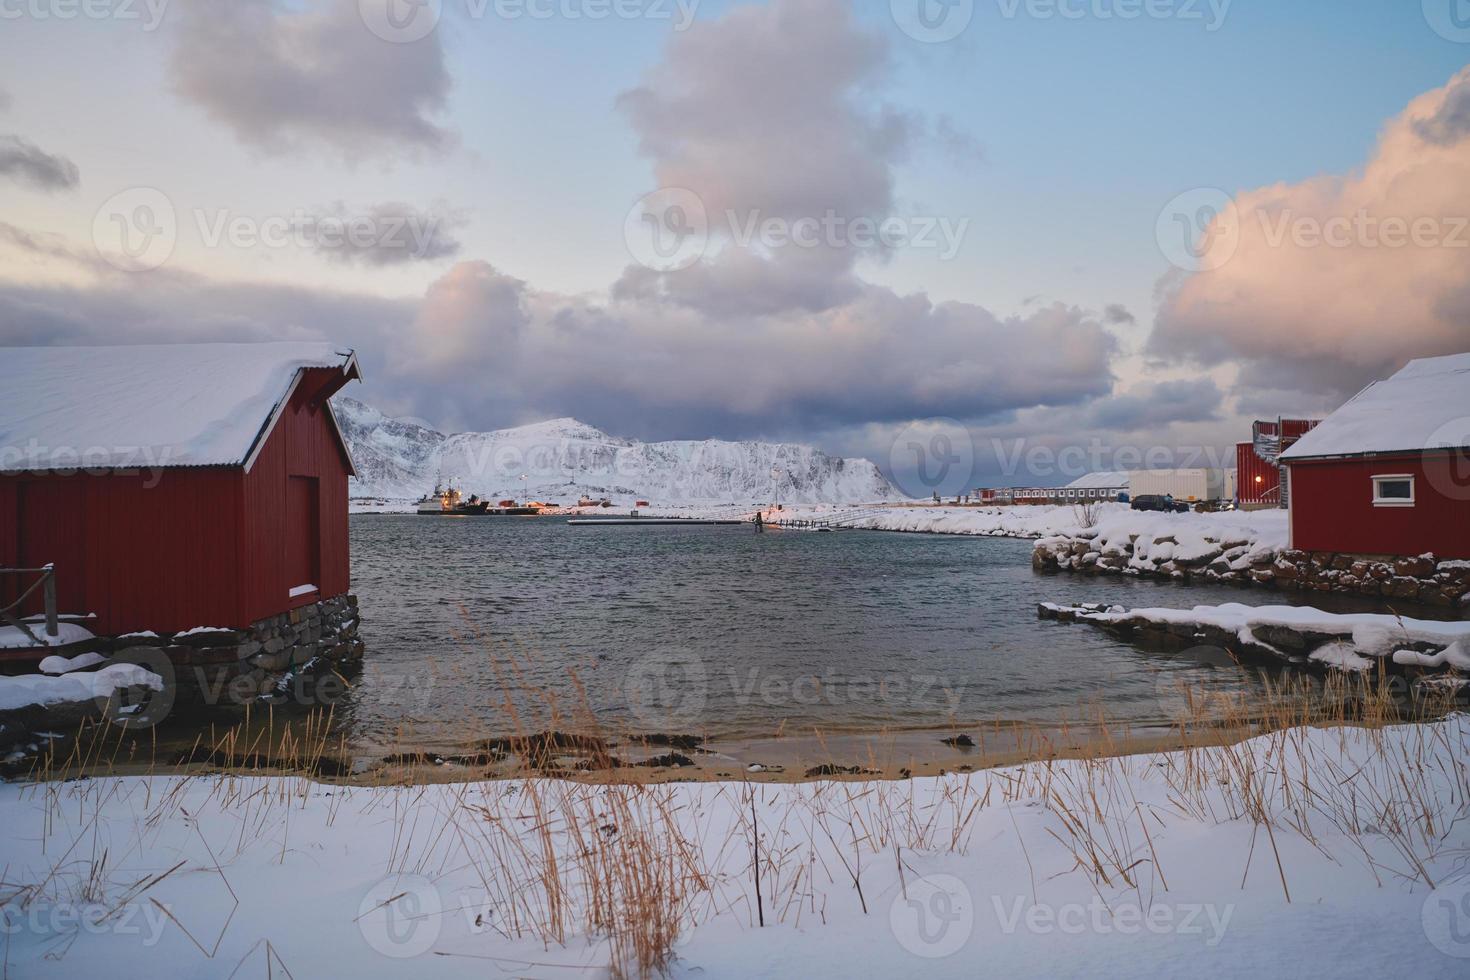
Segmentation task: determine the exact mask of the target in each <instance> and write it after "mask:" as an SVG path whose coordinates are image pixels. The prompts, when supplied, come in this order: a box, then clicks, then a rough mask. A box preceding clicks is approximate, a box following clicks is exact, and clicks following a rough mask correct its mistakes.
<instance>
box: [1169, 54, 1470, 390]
mask: <svg viewBox="0 0 1470 980" xmlns="http://www.w3.org/2000/svg"><path fill="white" fill-rule="evenodd" d="M1210 232H1211V234H1210V235H1209V236H1207V237H1206V239H1205V243H1206V244H1205V247H1206V249H1207V251H1206V252H1205V254H1204V257H1203V260H1202V263H1201V264H1202V267H1203V268H1205V269H1208V270H1209V271H1200V272H1195V273H1192V274H1190V275H1188V276H1186V277H1184V278H1182V279H1181V280H1179V281H1177V282H1176V281H1172V280H1166V283H1165V288H1164V290H1163V301H1162V305H1161V308H1160V311H1159V315H1158V319H1157V322H1156V328H1155V331H1154V334H1153V336H1152V339H1151V341H1150V349H1151V352H1152V353H1154V354H1156V355H1161V356H1164V357H1167V358H1173V359H1187V360H1191V361H1195V362H1200V363H1204V364H1207V365H1214V364H1220V363H1223V362H1226V361H1230V360H1239V361H1241V362H1242V371H1241V388H1242V390H1243V391H1245V390H1248V389H1261V388H1270V387H1273V386H1275V387H1290V388H1296V389H1298V390H1301V389H1306V390H1315V391H1318V392H1322V393H1324V394H1330V395H1333V396H1338V397H1340V396H1341V395H1343V394H1347V393H1351V392H1352V391H1355V390H1356V389H1357V388H1358V387H1360V386H1361V385H1362V384H1364V383H1365V382H1367V381H1369V380H1372V379H1373V378H1377V377H1381V376H1383V375H1385V374H1387V373H1389V372H1390V371H1392V370H1393V369H1394V368H1395V367H1397V366H1398V365H1400V364H1402V363H1403V362H1404V361H1406V360H1407V359H1409V358H1412V357H1417V356H1424V355H1433V354H1444V353H1451V352H1456V351H1463V350H1466V349H1470V68H1467V69H1465V70H1462V71H1461V72H1460V73H1459V74H1457V75H1456V76H1455V77H1454V78H1453V79H1452V80H1451V81H1450V82H1449V84H1448V85H1446V86H1445V87H1443V88H1440V89H1436V90H1434V91H1431V92H1427V93H1425V94H1424V95H1422V96H1420V97H1418V98H1416V99H1415V100H1414V101H1413V102H1411V103H1410V104H1409V105H1408V107H1407V108H1406V109H1405V110H1404V111H1403V112H1402V113H1401V114H1400V115H1399V116H1398V117H1396V118H1394V119H1393V120H1391V121H1390V122H1389V123H1388V124H1387V126H1386V127H1385V128H1384V130H1383V132H1382V134H1381V135H1380V138H1379V141H1378V145H1377V147H1376V148H1375V150H1374V152H1373V154H1372V156H1371V158H1370V159H1369V160H1368V162H1367V163H1366V165H1365V166H1364V167H1363V168H1362V170H1361V171H1359V172H1354V173H1351V174H1346V175H1339V176H1321V177H1316V178H1313V179H1311V180H1307V181H1303V182H1301V183H1296V184H1284V183H1283V184H1275V185H1272V186H1269V187H1262V188H1259V189H1256V190H1251V191H1246V192H1243V193H1241V194H1238V195H1237V196H1236V197H1235V199H1234V207H1233V208H1232V209H1229V210H1227V211H1225V212H1222V216H1221V217H1220V218H1217V219H1216V221H1215V223H1214V225H1213V226H1212V228H1211V229H1210Z"/></svg>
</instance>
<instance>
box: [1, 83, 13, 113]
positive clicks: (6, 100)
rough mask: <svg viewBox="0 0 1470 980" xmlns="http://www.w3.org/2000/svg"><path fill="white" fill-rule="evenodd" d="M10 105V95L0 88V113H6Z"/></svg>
mask: <svg viewBox="0 0 1470 980" xmlns="http://www.w3.org/2000/svg"><path fill="white" fill-rule="evenodd" d="M11 104H12V102H11V98H10V93H9V92H7V91H5V89H3V88H0V112H6V111H8V110H9V109H10V106H11Z"/></svg>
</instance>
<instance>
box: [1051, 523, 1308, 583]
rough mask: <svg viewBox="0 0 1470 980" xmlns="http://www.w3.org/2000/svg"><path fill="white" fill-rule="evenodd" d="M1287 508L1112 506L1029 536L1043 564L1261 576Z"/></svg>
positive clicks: (1101, 571) (1276, 548)
mask: <svg viewBox="0 0 1470 980" xmlns="http://www.w3.org/2000/svg"><path fill="white" fill-rule="evenodd" d="M1286 541H1287V527H1286V513H1285V512H1284V511H1279V510H1260V511H1226V512H1222V513H1208V514H1198V513H1194V512H1190V513H1187V514H1162V513H1154V512H1145V511H1133V510H1127V509H1125V508H1123V507H1121V506H1117V505H1115V506H1114V507H1112V508H1110V509H1109V510H1108V511H1107V512H1106V513H1105V514H1104V516H1103V517H1102V518H1101V519H1100V520H1099V521H1098V522H1097V524H1096V525H1095V526H1094V527H1091V528H1086V529H1077V530H1072V531H1064V532H1062V533H1059V534H1054V535H1052V536H1050V537H1044V538H1042V539H1041V540H1040V541H1037V542H1036V550H1035V552H1034V553H1033V555H1032V564H1033V565H1034V566H1035V567H1036V568H1037V569H1039V570H1042V571H1081V572H1085V573H1088V574H1094V575H1146V576H1163V577H1172V578H1193V577H1195V576H1198V577H1201V578H1204V579H1207V580H1209V581H1220V582H1249V581H1256V582H1264V581H1267V580H1268V577H1271V578H1274V576H1272V575H1271V573H1270V572H1269V569H1270V568H1271V566H1272V565H1274V564H1275V563H1276V560H1277V555H1278V554H1279V553H1280V552H1281V551H1283V550H1285V548H1286Z"/></svg>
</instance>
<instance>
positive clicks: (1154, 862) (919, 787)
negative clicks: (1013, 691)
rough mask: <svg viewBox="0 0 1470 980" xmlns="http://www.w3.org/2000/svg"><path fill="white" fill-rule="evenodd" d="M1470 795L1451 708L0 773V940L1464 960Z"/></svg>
mask: <svg viewBox="0 0 1470 980" xmlns="http://www.w3.org/2000/svg"><path fill="white" fill-rule="evenodd" d="M1467 801H1470V719H1467V718H1466V717H1463V716H1459V717H1452V718H1450V719H1449V720H1446V721H1444V722H1441V723H1437V724H1430V725H1416V726H1405V727H1399V728H1393V729H1387V730H1382V731H1372V730H1365V729H1360V728H1336V729H1294V730H1291V731H1287V732H1281V733H1276V734H1273V735H1269V736H1263V737H1260V738H1257V739H1254V740H1252V741H1250V742H1247V743H1244V744H1242V745H1236V746H1232V747H1218V748H1196V749H1193V750H1190V751H1187V752H1176V753H1170V754H1159V755H1145V756H1135V757H1131V758H1123V759H1103V760H1094V761H1059V762H1050V763H1045V762H1043V763H1033V764H1029V765H1024V766H1019V767H1013V768H1008V769H1002V770H995V771H992V772H983V773H976V774H972V775H960V774H950V775H947V776H942V777H936V778H929V779H913V780H907V781H900V782H889V783H864V782H834V781H822V782H815V783H806V784H796V785H791V784H786V785H779V784H760V785H747V784H740V783H726V784H697V785H696V784H667V785H658V786H626V785H625V786H590V785H585V784H574V783H569V782H560V781H550V780H538V781H532V782H525V781H502V782H484V783H470V784H460V785H450V786H446V785H437V786H415V787H394V788H365V787H343V786H337V785H323V784H319V783H313V782H310V781H307V780H304V779H295V778H283V777H250V776H235V777H193V778H185V777H162V776H160V777H152V778H142V777H108V778H100V779H93V780H87V781H78V782H69V783H56V784H44V785H39V786H19V785H5V786H3V787H0V826H3V827H4V828H5V833H4V834H3V836H0V869H3V873H0V903H3V913H4V920H3V922H4V926H5V928H4V930H3V935H0V943H3V944H4V946H5V949H4V950H3V953H0V959H3V962H4V963H5V964H6V965H5V970H6V975H7V976H15V977H30V976H63V975H66V976H149V975H158V974H160V973H166V974H168V975H175V976H193V977H225V976H232V975H233V976H263V975H264V976H270V975H275V976H286V975H288V971H289V975H291V976H295V977H316V976H353V977H363V978H367V977H378V976H413V977H459V976H466V977H467V976H486V975H490V976H511V975H514V976H534V977H565V976H568V975H571V974H569V972H568V970H569V969H571V970H583V971H589V972H591V973H593V974H594V975H596V974H602V975H605V974H606V971H607V964H608V963H609V962H610V960H611V959H612V958H613V957H614V956H619V955H621V956H624V957H630V956H631V955H632V954H631V950H632V949H633V948H634V947H635V946H636V945H637V943H638V941H639V940H640V939H641V940H644V941H645V942H647V941H654V942H655V944H656V937H655V936H654V935H653V933H654V932H656V931H657V930H658V929H660V928H664V927H674V926H673V925H672V924H673V923H677V926H676V928H677V934H678V935H677V940H676V941H675V943H674V944H673V962H672V965H671V967H670V971H669V972H670V973H671V974H672V975H673V976H678V977H693V976H698V977H702V978H717V977H749V976H807V977H851V976H920V975H922V976H936V977H966V978H968V977H974V976H977V975H995V976H1016V977H1048V978H1050V977H1120V976H1129V977H1176V976H1211V977H1217V976H1225V977H1248V978H1251V980H1257V978H1260V977H1263V976H1300V977H1331V978H1335V980H1339V978H1343V977H1373V978H1379V977H1383V976H1405V977H1415V978H1433V977H1463V976H1465V972H1466V969H1467V965H1470V877H1467V871H1470V868H1467V855H1470V820H1467V819H1466V818H1467V817H1470V802H1467ZM757 871H758V874H757ZM635 907H636V908H637V909H638V910H639V911H638V912H637V913H636V914H634V913H633V911H632V910H633V909H634V908H635ZM762 920H763V921H764V925H762V924H761V922H762ZM612 937H616V940H615V939H614V938H612ZM620 951H621V952H620ZM624 963H625V964H631V961H630V960H629V959H624ZM628 972H629V973H630V974H632V973H636V969H635V968H633V967H632V966H631V965H630V968H629V970H628Z"/></svg>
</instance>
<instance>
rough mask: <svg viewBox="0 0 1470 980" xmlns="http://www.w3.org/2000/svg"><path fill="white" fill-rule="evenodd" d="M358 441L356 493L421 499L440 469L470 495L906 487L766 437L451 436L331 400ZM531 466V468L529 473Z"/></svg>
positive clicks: (564, 430) (866, 468) (815, 495)
mask: <svg viewBox="0 0 1470 980" xmlns="http://www.w3.org/2000/svg"><path fill="white" fill-rule="evenodd" d="M332 405H333V407H334V408H335V410H336V413H337V419H338V421H339V422H340V423H341V425H342V432H343V434H344V435H345V436H346V438H347V443H348V445H349V446H350V447H351V449H352V458H353V460H354V461H355V462H356V464H357V470H358V474H359V476H358V479H357V480H355V481H353V485H352V488H351V493H352V496H354V497H382V498H386V499H398V500H402V499H413V498H417V497H419V496H421V495H422V494H424V493H426V492H427V491H429V490H431V489H432V488H433V486H434V484H435V483H437V482H439V481H440V479H441V478H442V479H445V480H453V481H454V482H455V484H456V485H457V486H458V487H459V488H460V489H461V490H463V491H464V493H465V494H466V495H469V494H471V493H474V494H478V495H479V496H481V497H484V498H487V499H490V500H500V499H502V498H512V497H514V498H517V499H523V500H524V499H528V498H534V499H537V500H547V501H553V502H557V503H572V502H575V501H576V499H577V498H578V497H581V496H583V495H588V496H592V497H609V498H612V499H613V500H614V502H616V503H619V504H621V503H625V502H627V503H631V502H632V501H633V500H635V499H642V500H650V501H653V502H654V503H661V504H662V503H685V502H720V503H756V502H762V501H770V500H776V499H779V500H782V501H790V502H792V503H859V502H867V501H878V500H893V499H898V498H900V497H901V496H902V495H901V494H900V493H899V492H898V491H897V490H895V489H894V488H893V486H892V485H891V484H889V482H888V481H887V480H886V479H885V478H884V476H883V474H882V473H881V472H879V470H878V467H876V466H874V465H873V464H872V463H871V462H869V461H868V460H865V459H841V458H838V457H835V456H828V455H827V454H826V453H823V452H820V451H819V450H816V449H812V448H811V447H809V446H799V445H792V444H785V443H764V442H721V441H718V440H713V439H711V440H705V441H703V442H638V441H636V440H632V439H619V438H618V437H616V436H610V435H608V434H607V433H605V432H601V431H599V430H597V429H594V428H593V427H592V426H590V425H587V424H585V423H582V422H578V421H577V420H576V419H554V420H552V421H550V422H538V423H536V424H534V425H523V426H520V427H518V428H514V429H500V430H498V431H496V432H465V433H460V434H459V435H445V434H443V433H441V432H436V431H435V430H433V429H431V428H429V427H427V426H425V425H422V424H420V423H417V422H412V421H406V420H399V419H391V418H388V417H387V416H385V415H383V414H382V413H381V412H378V411H377V410H376V409H373V408H370V407H369V406H367V405H364V404H363V403H362V402H359V401H356V400H354V399H352V398H346V397H341V396H339V397H337V398H336V399H334V400H333V402H332ZM522 476H524V477H525V479H524V480H523V479H522Z"/></svg>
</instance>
